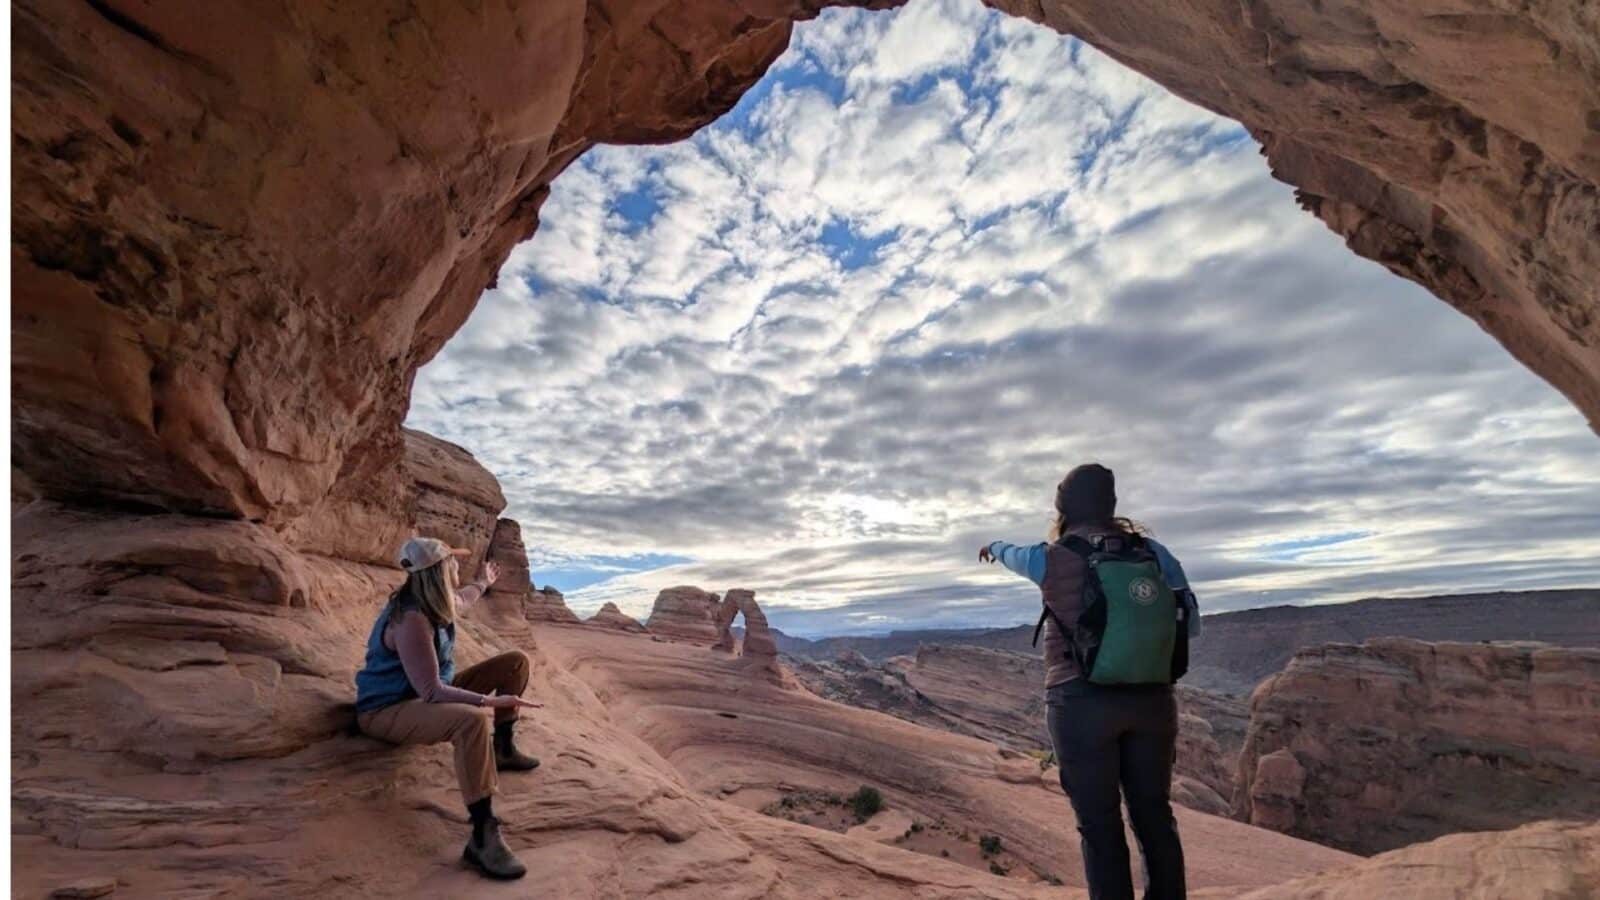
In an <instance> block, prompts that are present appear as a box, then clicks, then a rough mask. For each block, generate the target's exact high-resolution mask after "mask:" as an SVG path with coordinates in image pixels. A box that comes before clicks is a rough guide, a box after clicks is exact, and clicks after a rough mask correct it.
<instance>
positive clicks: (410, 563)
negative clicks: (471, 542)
mask: <svg viewBox="0 0 1600 900" xmlns="http://www.w3.org/2000/svg"><path fill="white" fill-rule="evenodd" d="M471 555H472V551H471V550H462V549H460V548H457V547H452V546H450V545H449V544H446V543H445V542H444V541H441V540H439V539H438V538H429V537H414V538H412V539H411V540H409V541H406V544H405V546H404V547H401V548H400V568H402V569H405V570H406V571H407V572H420V571H422V570H423V569H426V568H428V567H429V566H437V565H438V564H439V563H442V562H444V561H445V557H447V556H462V557H465V556H471Z"/></svg>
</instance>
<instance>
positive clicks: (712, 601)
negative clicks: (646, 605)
mask: <svg viewBox="0 0 1600 900" xmlns="http://www.w3.org/2000/svg"><path fill="white" fill-rule="evenodd" d="M720 610H721V603H720V602H719V601H718V599H717V595H716V594H712V593H708V592H706V591H702V590H700V589H699V588H697V587H691V586H689V585H681V586H679V587H671V588H667V589H666V590H664V591H662V592H661V593H659V594H657V595H656V602H655V605H654V606H653V607H651V609H650V618H649V619H647V620H645V627H646V628H648V629H650V633H651V634H654V635H659V636H661V637H669V638H676V639H678V640H684V641H694V642H696V643H703V644H705V645H706V646H710V645H712V644H714V643H716V641H717V638H718V637H719V635H718V629H717V616H718V613H719V611H720Z"/></svg>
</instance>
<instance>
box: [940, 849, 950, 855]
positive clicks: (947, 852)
mask: <svg viewBox="0 0 1600 900" xmlns="http://www.w3.org/2000/svg"><path fill="white" fill-rule="evenodd" d="M939 855H940V856H949V855H950V851H949V850H940V851H939Z"/></svg>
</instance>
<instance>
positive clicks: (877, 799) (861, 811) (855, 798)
mask: <svg viewBox="0 0 1600 900" xmlns="http://www.w3.org/2000/svg"><path fill="white" fill-rule="evenodd" d="M845 803H847V804H849V806H850V809H851V810H853V811H854V812H855V814H856V819H857V820H858V821H861V822H865V821H866V820H868V819H870V818H872V817H873V816H875V815H877V814H878V812H879V811H881V810H882V809H883V795H882V794H880V793H878V789H877V788H874V787H867V786H866V785H862V786H861V790H859V791H856V792H855V793H854V794H851V795H850V796H849V797H846V798H845Z"/></svg>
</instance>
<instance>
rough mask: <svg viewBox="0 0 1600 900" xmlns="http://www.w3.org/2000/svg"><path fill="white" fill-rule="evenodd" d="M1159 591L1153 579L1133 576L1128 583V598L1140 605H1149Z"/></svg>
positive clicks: (1154, 600)
mask: <svg viewBox="0 0 1600 900" xmlns="http://www.w3.org/2000/svg"><path fill="white" fill-rule="evenodd" d="M1160 592H1161V591H1160V589H1159V588H1157V587H1156V583H1155V580H1154V579H1150V578H1135V579H1134V580H1133V581H1131V582H1129V583H1128V598H1129V599H1130V600H1132V601H1133V602H1135V603H1137V604H1139V605H1140V606H1149V605H1150V604H1152V603H1154V602H1156V595H1157V594H1159V593H1160Z"/></svg>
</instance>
